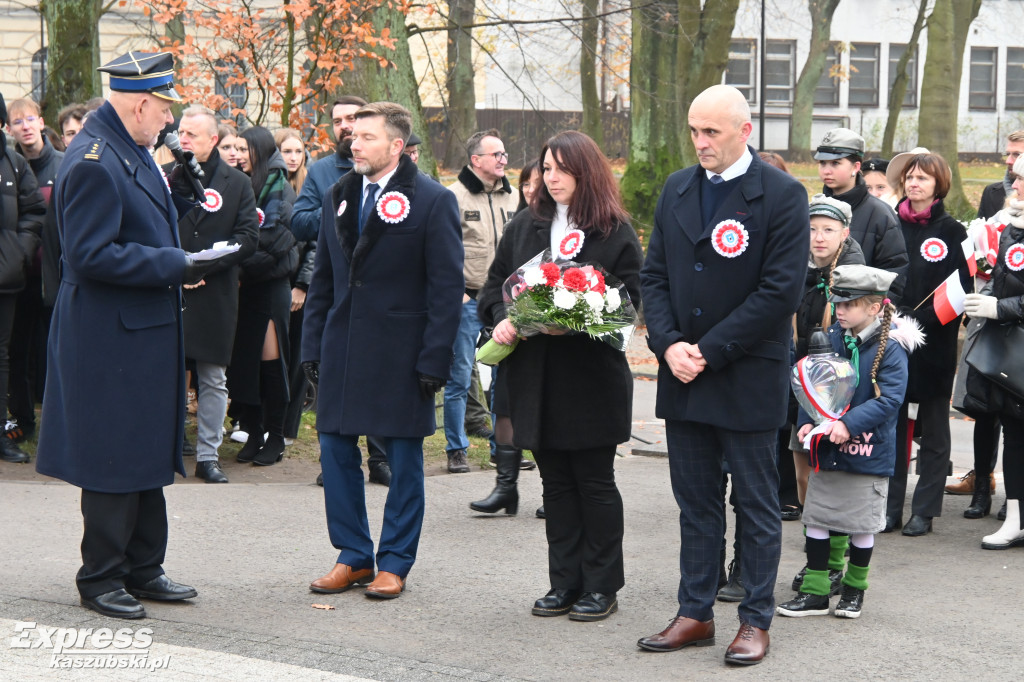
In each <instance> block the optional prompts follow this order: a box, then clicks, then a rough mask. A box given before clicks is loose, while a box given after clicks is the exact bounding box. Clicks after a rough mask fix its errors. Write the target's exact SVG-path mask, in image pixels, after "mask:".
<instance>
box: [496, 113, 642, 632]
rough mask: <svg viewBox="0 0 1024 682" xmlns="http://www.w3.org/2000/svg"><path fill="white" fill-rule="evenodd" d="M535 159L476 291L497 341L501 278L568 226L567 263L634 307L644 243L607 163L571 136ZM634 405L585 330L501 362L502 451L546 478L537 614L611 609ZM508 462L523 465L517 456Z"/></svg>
mask: <svg viewBox="0 0 1024 682" xmlns="http://www.w3.org/2000/svg"><path fill="white" fill-rule="evenodd" d="M540 158H541V163H542V173H543V180H544V182H543V184H542V185H541V187H540V188H539V189H538V190H537V192H535V193H534V195H533V197H532V200H531V201H530V210H529V211H520V212H518V213H516V215H515V217H514V218H513V219H512V221H511V222H510V223H509V224H508V226H507V227H506V229H505V233H504V235H503V236H502V238H501V241H500V243H499V244H498V251H497V254H496V256H495V259H494V262H493V264H492V265H491V268H490V271H489V273H488V277H487V283H486V284H485V285H484V288H483V289H482V290H481V291H480V294H479V299H478V300H479V315H480V319H481V320H482V321H483V323H484V325H486V326H487V327H492V328H493V334H492V336H493V338H494V340H495V341H496V342H497V343H501V344H511V343H512V342H513V341H515V339H516V336H517V334H516V329H515V327H514V326H513V325H512V323H511V322H510V321H509V320H508V319H506V315H505V305H504V302H503V299H502V291H501V290H502V284H503V283H504V282H505V279H506V278H507V277H508V276H509V275H511V274H512V273H513V272H515V270H516V269H517V268H518V267H519V266H521V265H523V264H524V263H526V262H527V261H529V260H531V259H532V258H533V257H535V256H536V255H537V254H539V253H541V252H542V251H544V250H545V249H551V252H552V253H553V254H559V253H560V250H559V246H560V245H561V244H562V242H563V239H565V237H566V235H567V234H568V233H569V232H570V231H572V230H579V231H581V232H582V233H583V235H584V239H583V241H582V245H581V246H580V247H579V249H578V250H577V251H576V252H574V253H573V254H571V255H570V256H567V258H571V259H572V260H574V261H576V262H579V263H592V264H594V265H599V266H601V267H602V268H604V269H605V270H606V271H607V272H608V273H609V274H611V275H612V276H614V277H616V278H618V279H619V280H621V281H622V283H623V284H624V285H625V287H626V290H627V292H628V293H629V296H630V299H631V300H632V301H633V303H634V305H639V304H640V277H639V275H640V265H641V262H642V259H643V256H642V254H641V249H640V242H639V240H638V239H637V236H636V233H635V232H634V231H633V228H632V227H631V226H630V224H629V223H628V222H627V221H628V220H629V215H628V214H627V213H626V211H625V209H624V208H623V207H622V201H621V199H620V196H619V187H618V183H617V182H616V181H615V177H614V175H612V171H611V167H610V165H609V164H608V160H607V159H606V158H605V156H604V155H603V154H602V153H601V150H600V149H598V147H597V145H596V144H595V143H594V141H593V140H591V139H590V138H589V137H587V136H586V135H584V134H582V133H579V132H574V131H570V132H564V133H559V134H558V135H556V136H554V137H552V138H551V139H550V140H548V143H547V145H545V146H544V149H543V150H542V151H541V155H540ZM632 398H633V378H632V375H631V373H630V370H629V365H628V364H627V362H626V358H625V355H624V354H623V353H622V352H621V351H617V350H615V349H614V348H612V347H611V346H610V345H608V344H606V343H604V342H602V341H597V340H594V339H591V338H590V337H588V336H586V335H585V334H556V333H549V334H541V335H538V336H533V337H530V338H527V339H522V340H520V342H519V345H518V346H517V347H516V349H515V351H514V352H513V353H512V354H511V355H510V356H508V358H506V359H505V360H503V361H502V366H501V371H499V372H498V380H497V386H496V387H495V396H494V411H495V414H497V415H498V419H497V424H496V428H495V432H496V438H497V442H498V444H499V452H501V448H506V447H508V445H507V444H509V443H514V446H515V447H516V448H528V449H530V450H532V451H533V455H534V458H535V459H536V460H537V465H538V467H539V468H540V474H541V479H542V481H543V490H544V508H545V510H546V514H547V518H546V530H547V539H548V575H549V577H550V581H551V590H550V591H549V592H548V593H547V595H546V596H544V597H542V598H541V599H538V600H537V602H536V603H535V604H534V606H533V614H534V615H537V616H560V615H565V614H569V617H570V618H571V619H573V620H582V621H593V620H603V619H604V618H607V617H608V616H609V615H610V614H612V613H614V612H615V611H616V610H617V609H618V602H617V601H616V593H617V592H618V590H619V589H621V588H622V586H623V584H624V581H625V578H624V574H623V560H622V533H623V519H622V498H621V496H620V495H619V491H618V488H617V487H616V486H615V471H614V464H615V447H616V445H617V444H618V443H622V442H624V441H626V440H628V439H629V432H630V422H631V415H632V413H631V408H632ZM503 444H505V445H503ZM496 458H499V455H498V453H496ZM504 459H507V460H508V461H509V462H510V463H512V462H515V463H516V464H518V456H517V455H515V454H512V455H511V456H509V457H507V458H505V457H501V458H499V460H504ZM506 468H507V469H509V471H510V472H511V471H512V470H513V469H515V467H514V466H513V467H506ZM500 485H501V483H500V482H499V486H500ZM512 485H513V486H514V480H513V481H512ZM516 498H517V499H516V501H518V496H516Z"/></svg>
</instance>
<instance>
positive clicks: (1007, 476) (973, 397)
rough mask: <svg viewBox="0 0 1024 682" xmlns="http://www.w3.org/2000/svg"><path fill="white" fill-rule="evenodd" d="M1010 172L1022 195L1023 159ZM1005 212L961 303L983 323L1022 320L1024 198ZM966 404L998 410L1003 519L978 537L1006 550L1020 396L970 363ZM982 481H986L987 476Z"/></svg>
mask: <svg viewBox="0 0 1024 682" xmlns="http://www.w3.org/2000/svg"><path fill="white" fill-rule="evenodd" d="M1013 174H1014V175H1015V176H1016V177H1015V178H1014V181H1013V189H1015V190H1016V191H1017V194H1016V196H1017V197H1020V196H1021V195H1022V194H1024V177H1021V175H1022V174H1024V159H1018V160H1017V162H1016V163H1014V164H1013ZM1006 213H1007V215H1008V216H1009V224H1008V225H1007V226H1006V229H1004V230H1003V233H1002V235H1001V236H1000V237H999V257H998V258H997V259H996V265H995V268H994V269H993V270H992V279H991V283H990V284H989V285H988V286H986V287H985V289H984V290H983V292H982V293H981V294H968V295H967V300H966V301H965V302H964V307H965V309H966V312H967V314H968V315H969V316H970V317H972V318H975V319H981V320H984V323H985V326H986V327H987V326H989V325H1001V324H1021V323H1022V322H1024V201H1022V200H1020V199H1017V198H1011V199H1010V201H1009V206H1008V207H1007V209H1006ZM1020 352H1024V349H1021V350H1020ZM964 405H965V407H967V408H968V409H970V410H971V411H972V412H977V413H995V414H997V415H998V416H999V420H1000V422H1001V423H1002V425H1003V480H1004V482H1005V484H1006V520H1005V521H1004V522H1003V525H1002V527H1000V528H999V530H997V531H996V532H995V533H993V534H991V535H986V536H985V537H984V538H982V540H981V546H982V547H983V548H984V549H1008V548H1010V547H1017V546H1020V545H1024V527H1022V525H1021V520H1020V519H1021V515H1020V506H1021V505H1020V502H1021V499H1024V399H1022V398H1021V397H1020V396H1017V395H1014V394H1013V393H1010V392H1009V391H1007V390H1006V389H1004V388H1002V387H1000V386H998V385H996V384H994V383H992V382H991V381H989V380H988V379H986V378H985V377H984V376H982V375H981V374H979V373H978V372H977V371H976V370H975V369H973V368H969V369H968V372H967V398H966V399H965V402H964ZM983 485H984V486H986V487H987V486H988V477H987V476H986V477H985V478H984V481H983Z"/></svg>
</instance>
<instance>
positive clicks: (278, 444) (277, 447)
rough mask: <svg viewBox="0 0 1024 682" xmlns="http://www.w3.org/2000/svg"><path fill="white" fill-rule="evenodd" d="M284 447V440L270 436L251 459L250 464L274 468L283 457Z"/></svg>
mask: <svg viewBox="0 0 1024 682" xmlns="http://www.w3.org/2000/svg"><path fill="white" fill-rule="evenodd" d="M284 447H285V446H284V438H283V437H281V436H273V435H272V436H270V438H268V439H267V441H266V442H265V443H264V444H263V447H261V448H260V451H259V452H257V453H256V456H255V457H253V458H252V463H253V464H254V465H256V466H260V467H270V466H274V465H275V464H277V463H278V462H280V461H281V459H282V458H283V457H284Z"/></svg>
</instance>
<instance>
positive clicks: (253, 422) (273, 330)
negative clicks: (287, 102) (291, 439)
mask: <svg viewBox="0 0 1024 682" xmlns="http://www.w3.org/2000/svg"><path fill="white" fill-rule="evenodd" d="M239 140H240V141H242V142H244V143H245V146H246V147H247V149H248V154H247V155H246V157H245V158H244V159H243V160H242V161H243V162H242V167H243V169H245V168H246V167H248V170H247V171H246V172H247V173H248V174H249V177H250V178H251V180H252V189H253V192H254V193H255V194H256V207H257V210H258V212H259V213H260V229H259V241H258V244H257V247H256V252H255V253H254V254H253V255H251V256H249V257H248V258H246V259H245V260H244V261H242V274H241V277H240V281H241V286H240V288H239V290H238V327H237V328H236V330H235V345H234V349H233V351H232V354H231V366H230V367H228V389H229V391H230V393H231V408H232V410H231V412H232V415H233V417H234V418H236V419H238V421H239V424H240V425H241V428H242V430H243V431H245V432H246V433H248V434H249V437H248V440H247V441H246V442H245V445H244V446H242V449H241V450H239V452H238V457H237V459H238V461H239V462H252V463H253V464H258V465H260V466H270V465H272V464H276V463H277V462H279V461H281V457H283V456H284V446H285V443H284V419H285V410H286V408H287V406H288V399H289V394H288V378H287V377H288V367H287V361H286V358H287V357H288V348H289V344H288V316H289V309H290V308H291V285H290V279H289V278H290V277H291V274H292V272H293V271H294V270H295V268H296V266H297V265H298V251H297V249H295V238H294V237H293V236H292V233H291V230H290V229H289V226H290V224H291V213H292V204H293V203H295V190H294V189H292V187H291V185H290V184H288V169H287V167H286V166H285V163H284V159H282V158H281V154H280V152H278V151H277V147H276V146H275V145H274V136H273V135H271V134H270V131H269V130H267V129H266V128H263V127H260V126H256V127H253V128H249V129H248V130H246V131H245V132H244V133H242V134H241V135H240V136H239ZM264 430H266V431H267V432H269V437H268V438H266V439H264V435H263V434H264Z"/></svg>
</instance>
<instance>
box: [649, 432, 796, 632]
mask: <svg viewBox="0 0 1024 682" xmlns="http://www.w3.org/2000/svg"><path fill="white" fill-rule="evenodd" d="M665 426H666V435H667V439H668V459H669V470H670V473H671V476H672V491H673V492H674V493H675V497H676V502H677V503H678V505H679V529H680V535H681V547H680V552H679V572H680V580H679V613H678V615H680V616H685V617H687V618H694V619H696V620H699V621H706V620H710V619H711V618H713V617H714V610H713V606H714V603H715V594H716V591H717V589H718V573H719V568H720V563H719V562H720V557H721V548H722V535H723V533H724V532H725V499H724V496H723V495H722V469H723V462H728V464H729V473H730V476H732V485H733V493H734V494H735V498H736V513H737V515H738V516H739V521H740V528H741V530H740V533H741V535H740V548H741V551H740V572H741V574H742V575H743V586H744V588H745V589H746V595H745V596H744V598H743V601H742V602H740V605H739V617H740V620H741V621H743V622H745V623H749V624H750V625H753V626H754V627H757V628H762V629H768V628H769V627H770V626H771V623H772V616H773V615H774V612H775V598H774V596H773V593H774V589H775V579H776V575H777V574H778V570H779V555H780V547H781V539H782V520H781V519H780V517H779V473H778V470H777V469H776V466H775V449H776V439H777V430H776V429H772V430H771V431H756V432H742V431H730V430H728V429H722V428H718V427H714V426H710V425H707V424H698V423H694V422H685V421H675V420H666V421H665Z"/></svg>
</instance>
